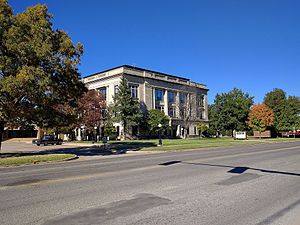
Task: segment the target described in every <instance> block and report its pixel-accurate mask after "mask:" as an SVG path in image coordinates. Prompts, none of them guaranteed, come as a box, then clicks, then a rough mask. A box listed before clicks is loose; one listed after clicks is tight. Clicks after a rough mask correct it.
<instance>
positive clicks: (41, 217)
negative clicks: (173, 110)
mask: <svg viewBox="0 0 300 225" xmlns="http://www.w3.org/2000/svg"><path fill="white" fill-rule="evenodd" d="M0 224H1V225H6V224H12V225H16V224H47V225H49V224H51V225H52V224H53V225H54V224H55V225H59V224H70V225H71V224H72V225H74V224H113V225H118V224H172V225H173V224H180V225H181V224H197V225H198V224H207V225H216V224H220V225H231V224H241V225H248V224H256V225H267V224H282V225H289V224H290V225H297V224H298V225H299V224H300V142H294V143H278V144H269V145H267V144H264V145H253V146H243V147H234V148H226V149H215V150H212V149H211V150H200V151H184V152H172V153H160V154H143V155H132V156H121V157H118V156H116V157H111V158H105V157H104V158H103V159H96V160H86V161H70V162H67V163H57V164H46V165H35V166H25V167H16V168H1V169H0Z"/></svg>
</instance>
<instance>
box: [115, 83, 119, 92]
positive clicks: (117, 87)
mask: <svg viewBox="0 0 300 225" xmlns="http://www.w3.org/2000/svg"><path fill="white" fill-rule="evenodd" d="M118 92H119V85H115V87H114V94H117V93H118Z"/></svg>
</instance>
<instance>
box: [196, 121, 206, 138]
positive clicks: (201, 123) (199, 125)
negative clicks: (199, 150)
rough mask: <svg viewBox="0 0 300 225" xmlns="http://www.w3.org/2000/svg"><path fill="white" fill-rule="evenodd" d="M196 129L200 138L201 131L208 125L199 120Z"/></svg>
mask: <svg viewBox="0 0 300 225" xmlns="http://www.w3.org/2000/svg"><path fill="white" fill-rule="evenodd" d="M197 129H198V131H199V137H200V138H202V135H203V133H204V132H205V131H207V130H208V127H207V124H205V123H203V122H200V123H198V124H197Z"/></svg>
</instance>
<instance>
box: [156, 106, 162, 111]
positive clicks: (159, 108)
mask: <svg viewBox="0 0 300 225" xmlns="http://www.w3.org/2000/svg"><path fill="white" fill-rule="evenodd" d="M155 109H158V110H160V111H162V112H163V111H164V107H163V106H155Z"/></svg>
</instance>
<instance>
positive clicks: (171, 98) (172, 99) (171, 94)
mask: <svg viewBox="0 0 300 225" xmlns="http://www.w3.org/2000/svg"><path fill="white" fill-rule="evenodd" d="M168 102H169V103H174V102H175V92H174V91H168Z"/></svg>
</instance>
